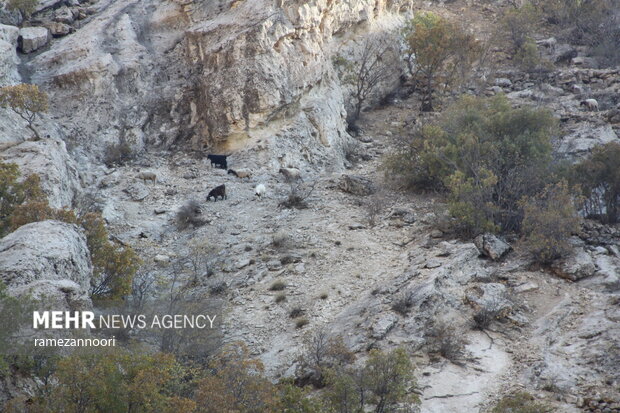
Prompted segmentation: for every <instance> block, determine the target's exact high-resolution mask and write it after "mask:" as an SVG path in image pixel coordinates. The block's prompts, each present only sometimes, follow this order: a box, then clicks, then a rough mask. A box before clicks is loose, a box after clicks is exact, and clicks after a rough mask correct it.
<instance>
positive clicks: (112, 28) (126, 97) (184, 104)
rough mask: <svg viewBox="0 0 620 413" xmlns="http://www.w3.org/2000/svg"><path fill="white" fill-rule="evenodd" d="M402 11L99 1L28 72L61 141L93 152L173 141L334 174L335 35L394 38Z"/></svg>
mask: <svg viewBox="0 0 620 413" xmlns="http://www.w3.org/2000/svg"><path fill="white" fill-rule="evenodd" d="M411 3H412V2H411V0H379V1H374V0H373V1H370V0H361V1H360V0H346V1H339V2H327V3H326V2H324V1H319V0H313V1H310V2H308V1H301V0H296V1H291V2H286V3H283V2H280V1H277V2H273V1H267V0H258V1H242V2H233V4H234V6H233V5H231V3H230V2H222V1H220V2H191V1H183V2H181V1H178V2H159V1H155V0H146V1H138V0H130V1H114V0H109V1H105V2H99V3H97V4H96V6H95V7H98V8H99V10H100V13H99V14H98V15H97V17H96V18H95V19H92V20H91V21H89V22H88V23H86V24H85V25H84V27H82V28H81V29H80V33H81V35H80V36H78V37H76V36H66V37H63V38H61V39H60V40H59V41H57V42H54V43H53V44H52V46H51V49H50V50H49V51H46V52H45V53H42V54H40V55H39V56H37V57H36V58H35V59H33V60H32V61H31V62H30V63H29V68H30V70H31V71H32V79H33V81H34V82H35V83H37V84H40V85H43V86H44V88H45V89H46V90H47V91H48V92H49V94H50V95H51V98H52V99H53V100H54V101H55V102H57V103H58V104H57V105H55V107H54V108H53V110H54V112H55V113H54V115H55V116H58V117H59V119H62V122H61V123H62V124H63V125H65V127H66V128H67V134H68V135H71V136H75V137H76V138H77V139H78V140H82V141H83V142H88V145H89V150H91V151H92V152H97V150H99V151H103V149H104V148H105V146H107V145H109V144H112V143H116V142H118V141H119V140H120V139H124V140H125V141H126V142H128V143H129V144H130V145H131V146H132V147H133V148H134V149H138V150H139V149H141V148H142V147H143V146H144V145H152V144H157V145H164V146H167V145H171V144H172V143H174V142H179V141H180V142H190V143H191V144H192V145H194V146H195V147H196V148H198V149H202V148H203V147H205V146H207V147H217V148H218V150H226V151H233V150H236V149H240V148H242V147H248V148H250V147H255V148H256V149H258V150H261V149H267V150H270V151H271V153H270V154H269V156H267V155H266V156H265V158H266V160H267V162H271V165H270V167H272V168H274V169H276V170H277V169H278V168H280V167H282V166H286V165H300V166H301V165H304V164H313V165H314V166H315V167H321V166H323V165H326V164H327V165H329V166H330V168H332V169H333V170H339V169H342V168H343V164H344V160H343V159H344V157H343V154H342V152H343V145H344V144H345V143H346V141H347V140H348V139H350V137H349V135H348V134H347V133H346V130H345V129H346V128H345V117H346V113H345V110H344V103H343V102H344V101H343V91H342V89H341V88H340V85H339V80H338V78H337V76H336V74H335V72H334V70H333V67H332V63H331V58H332V57H333V55H334V54H335V53H336V52H337V50H338V48H339V45H340V43H341V42H342V43H344V42H346V43H347V44H355V43H356V42H357V41H358V40H356V39H355V38H353V39H348V38H346V39H345V38H341V37H340V35H339V33H343V32H346V29H348V28H349V27H351V26H354V25H357V26H358V27H362V28H367V31H371V28H375V29H379V28H392V29H395V28H397V27H398V26H399V25H400V24H401V23H402V22H403V20H402V18H400V16H403V15H404V13H405V12H408V11H410V10H411ZM59 10H62V9H59ZM64 24H66V23H64ZM187 27H189V29H187ZM180 62H182V63H180ZM78 100H79V101H80V104H79V105H78V104H76V103H75V102H77V101H78ZM98 102H122V104H120V105H108V104H102V105H101V104H99V103H98ZM95 107H96V110H94V109H93V108H95ZM84 119H88V122H83V121H82V120H84ZM92 136H97V139H96V140H94V141H93V140H92ZM266 142H267V143H268V145H266V146H265V143H266ZM275 159H277V161H276V160H275Z"/></svg>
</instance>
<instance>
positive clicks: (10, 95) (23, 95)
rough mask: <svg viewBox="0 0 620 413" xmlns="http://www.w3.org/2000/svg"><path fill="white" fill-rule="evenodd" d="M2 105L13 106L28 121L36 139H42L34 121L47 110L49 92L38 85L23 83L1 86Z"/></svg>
mask: <svg viewBox="0 0 620 413" xmlns="http://www.w3.org/2000/svg"><path fill="white" fill-rule="evenodd" d="M0 106H1V107H3V108H6V107H8V108H11V110H13V112H15V113H17V114H18V115H19V116H20V117H21V118H22V119H23V120H25V121H26V122H28V129H30V130H31V131H32V132H33V133H34V136H35V139H37V140H39V139H41V137H40V136H39V132H37V130H36V129H35V128H34V121H35V120H36V118H37V115H38V114H39V113H41V112H46V111H47V107H48V102H47V94H46V93H45V92H43V91H41V90H39V87H38V86H37V85H29V84H26V83H21V84H19V85H15V86H5V87H3V88H0Z"/></svg>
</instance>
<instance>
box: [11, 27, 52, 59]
mask: <svg viewBox="0 0 620 413" xmlns="http://www.w3.org/2000/svg"><path fill="white" fill-rule="evenodd" d="M48 40H49V32H48V30H47V29H46V28H45V27H23V28H21V29H19V38H18V42H19V49H20V50H21V51H22V52H23V53H32V52H34V51H35V50H37V49H39V48H41V47H43V46H45V45H46V44H47V42H48Z"/></svg>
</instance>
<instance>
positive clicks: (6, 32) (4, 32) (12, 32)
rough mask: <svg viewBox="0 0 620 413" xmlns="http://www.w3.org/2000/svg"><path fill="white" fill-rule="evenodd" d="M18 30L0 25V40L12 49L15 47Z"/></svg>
mask: <svg viewBox="0 0 620 413" xmlns="http://www.w3.org/2000/svg"><path fill="white" fill-rule="evenodd" d="M18 37H19V28H17V27H15V26H11V25H6V24H0V40H2V41H4V42H7V43H9V44H10V45H12V46H13V47H16V46H17V38H18Z"/></svg>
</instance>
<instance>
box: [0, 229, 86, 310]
mask: <svg viewBox="0 0 620 413" xmlns="http://www.w3.org/2000/svg"><path fill="white" fill-rule="evenodd" d="M92 271H93V269H92V265H91V262H90V254H89V252H88V247H87V246H86V237H85V236H84V235H83V234H82V233H81V232H80V230H79V229H78V227H76V226H75V225H70V224H65V223H62V222H57V221H42V222H35V223H32V224H28V225H24V226H22V227H20V228H18V229H17V230H16V231H14V232H12V233H11V234H9V235H7V236H6V237H4V238H2V240H0V280H2V282H4V283H5V284H6V285H7V286H8V291H9V293H10V294H13V295H21V294H27V293H29V294H31V295H32V296H33V297H34V298H40V297H42V296H46V297H47V298H48V299H52V300H53V302H54V303H57V304H62V305H65V306H67V305H68V306H69V307H70V308H71V307H73V306H78V307H80V308H81V307H83V306H90V299H89V298H88V291H89V289H90V282H91V277H92Z"/></svg>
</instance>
